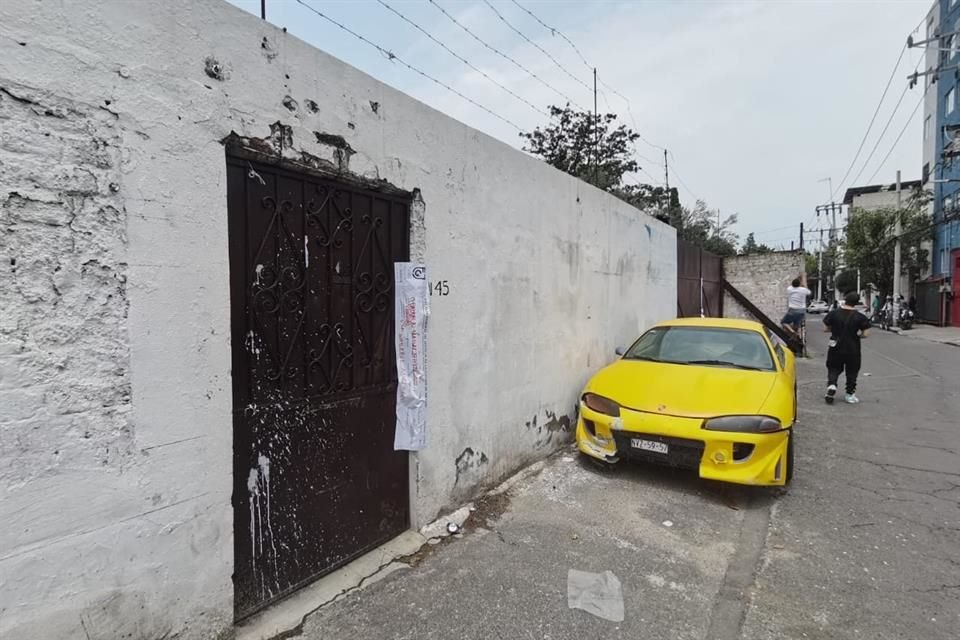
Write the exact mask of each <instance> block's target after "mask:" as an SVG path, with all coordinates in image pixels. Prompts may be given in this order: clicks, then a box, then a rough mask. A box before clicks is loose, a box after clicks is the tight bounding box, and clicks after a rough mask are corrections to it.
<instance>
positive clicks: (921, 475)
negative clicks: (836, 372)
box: [302, 333, 960, 640]
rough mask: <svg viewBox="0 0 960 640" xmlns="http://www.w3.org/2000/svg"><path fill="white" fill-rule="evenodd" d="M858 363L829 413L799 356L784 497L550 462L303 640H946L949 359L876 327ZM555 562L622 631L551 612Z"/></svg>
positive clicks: (655, 471) (952, 395)
mask: <svg viewBox="0 0 960 640" xmlns="http://www.w3.org/2000/svg"><path fill="white" fill-rule="evenodd" d="M811 339H812V346H813V351H814V352H815V353H821V354H822V353H823V349H824V347H825V339H824V338H823V336H821V335H819V334H817V335H813V336H811ZM863 371H864V376H863V377H862V378H861V388H860V397H861V399H862V401H863V402H862V403H861V404H859V405H855V406H854V405H846V404H843V403H838V404H836V405H834V406H827V405H825V404H824V402H823V399H822V396H823V389H824V385H825V382H824V378H825V371H824V367H823V358H822V356H820V357H818V356H816V355H815V356H814V357H813V358H811V359H809V360H806V361H801V362H800V363H799V364H798V380H799V389H800V403H801V412H800V420H801V423H800V425H799V427H798V429H797V444H798V448H797V469H796V474H795V477H794V483H793V485H792V486H791V487H790V489H789V491H786V492H778V491H771V490H769V489H758V488H750V487H735V486H727V485H720V484H717V483H709V482H704V481H701V480H699V479H698V478H697V477H696V476H695V474H691V473H686V472H680V471H673V470H669V469H662V468H655V467H642V466H638V465H621V466H619V467H618V468H616V469H615V470H612V471H600V470H597V469H595V468H594V467H593V466H592V465H590V464H589V463H585V462H584V461H582V460H580V459H579V457H578V456H576V455H575V454H574V453H573V451H572V450H569V451H564V452H561V453H560V454H558V455H556V456H554V457H552V458H551V459H550V460H548V461H547V462H546V463H545V464H544V465H542V468H538V469H537V470H536V471H535V472H534V473H532V474H530V475H529V476H528V477H526V478H525V479H523V480H522V481H520V482H518V483H516V484H515V485H514V486H512V487H511V489H510V490H509V491H508V492H507V493H506V494H504V495H502V496H496V497H494V498H491V499H489V500H487V501H484V502H483V503H481V504H480V508H479V509H478V511H477V512H476V513H475V514H474V517H473V518H472V519H471V521H470V522H468V524H467V527H466V534H465V535H464V536H463V537H462V538H452V539H449V540H447V541H445V542H443V543H442V544H439V545H437V546H435V547H427V548H426V549H425V551H424V552H423V553H422V554H420V555H419V556H418V557H416V558H413V559H411V560H412V561H411V564H412V567H411V568H410V569H405V570H403V571H399V572H397V573H394V574H392V575H390V576H389V577H388V578H386V579H385V580H383V581H381V582H378V583H376V584H374V585H372V586H370V587H369V588H366V589H363V590H359V591H356V592H353V593H350V594H347V595H345V597H343V598H341V599H339V600H337V601H336V602H334V603H332V604H330V605H328V606H326V607H324V608H322V609H320V610H319V611H317V612H316V613H314V614H313V615H311V616H310V617H309V618H307V620H306V621H305V623H304V625H303V628H302V634H303V637H306V638H309V639H311V640H320V639H337V638H357V637H359V638H372V639H379V638H384V639H385V638H396V639H403V638H411V639H412V638H417V639H432V638H437V639H441V638H442V639H443V640H448V639H449V638H471V639H472V638H478V639H479V638H504V639H511V640H512V639H515V638H534V639H545V640H546V639H552V640H561V639H568V638H569V639H577V640H582V639H584V638H674V639H678V640H682V639H690V640H693V639H698V640H699V639H709V640H726V639H734V638H745V639H749V640H761V639H764V640H766V639H771V640H772V639H782V638H789V639H792V638H798V639H799V638H830V639H845V638H851V639H853V638H858V639H859V638H877V639H887V638H889V639H891V640H892V639H917V640H920V639H924V640H926V639H939V638H942V639H944V640H947V639H951V640H952V639H956V638H958V637H960V419H958V418H960V348H956V347H950V346H945V345H942V344H935V343H930V342H926V341H923V340H918V339H911V338H907V337H901V336H896V335H892V334H884V333H876V334H874V335H872V336H871V337H870V338H869V339H868V341H866V342H865V350H864V369H863ZM867 374H869V375H867ZM569 569H578V570H582V571H591V572H598V573H599V572H602V571H606V570H610V571H612V572H613V573H614V574H615V575H616V576H617V577H618V579H619V580H620V582H621V583H622V590H623V601H624V611H625V616H624V620H623V621H622V622H610V621H607V620H603V619H600V618H597V617H594V616H592V615H590V614H589V613H586V612H584V611H581V610H575V609H570V608H568V606H567V572H568V570H569Z"/></svg>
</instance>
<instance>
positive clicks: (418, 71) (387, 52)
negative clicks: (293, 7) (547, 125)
mask: <svg viewBox="0 0 960 640" xmlns="http://www.w3.org/2000/svg"><path fill="white" fill-rule="evenodd" d="M296 1H297V3H298V4H301V5H303V6H304V7H306V8H307V9H309V10H310V11H312V12H313V13H315V14H317V15H318V16H320V17H321V18H323V19H324V20H326V21H327V22H329V23H331V24H333V25H335V26H337V27H339V28H340V29H342V30H343V31H346V32H347V33H349V34H350V35H352V36H353V37H354V38H356V39H358V40H360V41H361V42H365V43H366V44H368V45H370V46H371V47H373V48H374V49H376V50H377V51H379V52H380V53H381V54H383V55H384V56H385V57H386V58H387V59H388V60H390V61H391V62H394V61H396V62H399V63H400V64H402V65H403V66H405V67H406V68H407V69H409V70H410V71H413V72H414V73H416V74H418V75H420V76H423V77H424V78H426V79H428V80H430V81H432V82H434V83H436V84H437V85H439V86H441V87H443V88H444V89H446V90H447V91H449V92H450V93H453V94H455V95H457V96H459V97H461V98H463V99H464V100H466V101H467V102H469V103H470V104H472V105H473V106H475V107H477V108H478V109H480V110H482V111H485V112H486V113H488V114H490V115H492V116H493V117H495V118H497V119H499V120H501V121H503V122H505V123H506V124H508V125H510V126H511V127H513V128H514V129H516V130H517V131H520V132H522V131H523V129H522V128H521V127H520V126H519V125H517V123H515V122H513V121H512V120H510V119H508V118H505V117H503V116H502V115H500V114H499V113H496V112H495V111H493V110H492V109H490V108H488V107H485V106H483V105H482V104H480V103H479V102H477V101H476V100H474V99H473V98H470V97H468V96H466V95H464V94H463V93H461V92H460V91H457V90H456V89H454V88H453V87H451V86H450V85H448V84H446V83H445V82H442V81H440V80H437V79H436V78H434V77H433V76H431V75H430V74H428V73H427V72H426V71H423V70H421V69H418V68H417V67H415V66H413V65H412V64H410V63H409V62H406V61H405V60H403V59H402V58H400V57H399V56H397V55H396V54H395V53H393V52H392V51H390V50H389V49H386V48H384V47H381V46H380V45H378V44H377V43H375V42H373V41H372V40H369V39H367V38H365V37H364V36H362V35H360V34H359V33H357V32H356V31H353V30H352V29H350V28H349V27H347V26H345V25H343V24H341V23H339V22H337V21H336V20H334V19H333V18H331V17H330V16H328V15H326V14H325V13H323V12H322V11H319V10H318V9H316V8H315V7H313V6H311V5H310V4H308V3H307V2H306V0H296Z"/></svg>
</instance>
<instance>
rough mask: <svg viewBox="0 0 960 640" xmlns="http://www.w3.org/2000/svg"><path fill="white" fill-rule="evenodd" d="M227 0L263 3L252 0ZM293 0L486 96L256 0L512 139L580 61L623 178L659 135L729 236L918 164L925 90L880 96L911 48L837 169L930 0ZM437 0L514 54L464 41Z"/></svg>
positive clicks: (559, 98) (248, 5)
mask: <svg viewBox="0 0 960 640" xmlns="http://www.w3.org/2000/svg"><path fill="white" fill-rule="evenodd" d="M229 1H230V2H232V3H233V4H235V5H237V6H239V7H241V8H243V9H245V10H247V11H250V12H251V13H254V14H256V15H259V14H260V0H229ZM301 2H302V3H304V4H306V5H310V6H311V7H313V8H314V9H315V10H316V11H319V12H321V13H323V14H325V15H327V16H328V17H329V18H331V19H333V20H335V21H337V22H339V23H340V24H341V25H342V26H343V27H346V28H348V29H350V30H352V31H354V32H355V33H357V34H359V35H361V36H363V37H364V38H366V39H367V40H369V41H371V42H373V43H376V44H377V45H379V46H380V47H381V48H382V49H383V50H385V51H389V52H391V53H392V54H394V55H395V56H396V57H397V58H398V59H399V60H402V61H403V62H406V63H408V64H410V65H411V66H414V67H416V68H418V69H419V70H421V71H423V72H424V73H426V74H428V75H430V76H432V77H433V78H435V79H436V80H439V81H440V82H442V83H444V84H446V85H447V86H449V87H450V88H452V89H455V90H456V91H458V92H460V93H461V94H463V95H464V96H466V97H468V98H470V99H471V100H473V101H474V102H475V103H477V104H479V105H481V106H482V107H484V108H485V109H486V110H484V109H482V108H480V107H478V106H475V105H474V104H471V103H470V102H468V101H467V100H465V99H464V98H463V97H460V96H458V95H456V94H454V93H453V92H451V91H450V90H448V89H447V88H444V87H442V86H440V85H439V84H437V83H435V82H434V81H432V80H429V79H426V78H424V77H423V76H421V75H419V74H417V73H416V72H414V71H411V70H410V69H408V68H407V67H405V66H403V65H402V64H400V63H399V62H398V61H397V60H390V59H389V57H388V56H387V55H385V54H383V53H382V52H381V51H378V50H377V49H376V48H374V47H373V46H371V45H370V44H367V43H365V42H363V41H361V40H359V39H357V38H356V37H355V36H354V35H351V34H350V33H348V32H346V31H344V30H343V29H342V28H341V27H339V26H336V25H334V24H332V23H331V22H328V21H327V20H325V19H324V18H322V17H321V16H319V15H317V14H316V13H315V12H313V11H311V10H310V9H308V8H307V7H306V6H304V4H300V2H298V1H297V0H266V3H267V20H268V21H270V22H271V23H273V24H275V25H277V26H281V27H286V28H287V30H288V31H289V32H290V33H292V34H294V35H296V36H297V37H299V38H301V39H303V40H305V41H307V42H309V43H311V44H312V45H314V46H316V47H317V48H319V49H322V50H324V51H326V52H327V53H329V54H331V55H333V56H335V57H337V58H339V59H340V60H343V61H344V62H347V63H349V64H351V65H353V66H354V67H357V68H359V69H361V70H362V71H364V72H366V73H368V74H369V75H371V76H374V77H375V78H377V79H378V80H380V81H382V82H384V83H386V84H388V85H390V86H392V87H395V88H396V89H399V90H400V91H403V92H404V93H407V94H409V95H411V96H413V97H414V98H416V99H418V100H420V101H422V102H424V103H426V104H428V105H430V106H432V107H434V108H436V109H438V110H440V111H442V112H444V113H446V114H448V115H450V116H451V117H453V118H456V119H457V120H460V121H461V122H464V123H466V124H468V125H469V126H471V127H474V128H476V129H479V130H481V131H483V132H485V133H487V134H489V135H491V136H493V137H495V138H498V139H499V140H502V141H504V142H506V143H507V144H510V145H512V146H515V147H517V148H520V147H521V146H522V140H521V138H520V137H519V135H518V129H517V127H519V129H520V130H524V131H529V130H532V129H533V128H534V127H536V126H537V125H542V124H545V123H546V122H547V120H548V119H547V118H546V117H545V116H544V115H542V114H541V113H538V111H537V109H539V110H543V111H545V110H546V107H547V105H551V104H557V105H562V104H564V103H566V102H567V100H568V99H571V100H572V101H573V102H574V103H576V104H578V105H581V106H583V107H587V108H592V105H593V91H592V67H594V66H595V67H596V68H597V70H598V71H597V73H598V77H599V79H600V81H601V84H600V90H601V91H600V97H599V100H598V101H599V108H600V111H602V112H611V113H616V114H617V115H618V116H619V118H620V120H621V121H622V122H623V123H624V124H626V125H627V126H629V127H631V128H633V129H635V130H636V131H637V132H639V133H640V134H641V135H642V136H643V141H641V142H638V144H637V146H636V153H637V154H638V156H639V162H640V164H641V167H642V169H643V172H642V173H638V174H637V176H632V177H631V178H630V180H629V181H631V182H646V183H654V181H656V182H655V183H656V184H661V183H662V181H663V180H664V166H663V150H662V149H663V148H667V149H668V150H669V169H670V184H671V186H676V187H678V188H679V189H680V199H681V203H682V204H684V205H685V206H692V205H693V204H694V202H695V201H696V200H697V199H701V200H704V201H705V202H706V203H707V205H708V206H709V207H711V208H713V209H719V210H720V211H721V213H722V215H723V216H724V217H725V216H727V215H729V214H734V213H735V214H737V215H738V218H739V223H738V224H737V226H736V229H735V230H736V232H737V233H738V234H739V235H740V238H741V240H742V239H743V238H745V237H746V235H747V234H748V233H750V232H754V233H755V234H756V239H757V241H758V242H763V243H766V244H769V245H771V246H775V247H782V248H789V246H790V242H791V240H797V239H798V238H799V225H800V223H801V222H803V223H805V224H806V229H808V230H810V229H815V228H817V227H818V226H823V225H824V221H822V220H818V219H817V217H816V215H815V211H814V207H816V205H819V204H823V203H825V202H830V196H831V182H829V181H827V178H830V179H831V180H832V189H833V192H834V193H833V198H834V200H835V201H839V200H840V199H842V198H843V190H844V189H846V188H847V187H850V186H861V185H865V184H877V183H882V182H892V181H893V180H894V178H895V172H896V170H897V169H901V170H902V171H903V179H904V180H912V179H918V178H919V177H920V169H921V166H922V160H921V153H922V140H921V134H922V118H923V107H922V105H921V106H920V107H919V109H917V110H916V113H914V114H913V116H912V119H911V113H912V112H913V111H914V107H915V106H916V105H917V104H918V102H919V101H920V100H921V99H922V92H923V82H922V81H921V82H920V83H919V84H918V86H917V87H916V88H914V89H912V90H907V92H906V95H905V96H904V97H903V100H902V102H901V104H900V106H899V109H894V106H895V105H896V103H897V101H898V99H899V98H900V96H901V93H902V92H903V90H904V87H905V86H906V83H907V78H906V76H907V75H908V73H910V72H912V71H913V69H914V68H915V67H916V65H917V64H918V63H919V62H920V61H921V59H922V52H921V50H920V49H908V50H907V51H906V53H905V54H904V56H903V59H902V60H901V62H900V66H899V68H897V71H896V73H895V75H894V78H893V83H892V84H891V86H890V90H889V93H888V94H887V96H886V99H885V100H884V101H883V103H882V104H881V108H880V111H879V114H878V115H877V118H876V122H875V124H874V126H873V129H872V131H871V133H870V135H869V137H868V138H867V140H866V144H865V147H864V150H863V152H862V153H861V156H860V158H859V159H858V161H857V163H856V164H855V165H854V167H853V171H852V172H851V174H850V176H849V177H848V179H847V180H846V182H844V183H841V179H842V178H843V176H844V174H845V173H846V171H847V167H848V166H850V164H851V161H852V160H853V158H854V154H855V153H856V151H857V148H858V146H859V145H860V141H861V139H862V138H863V136H864V132H865V131H866V130H867V125H868V123H869V122H870V118H871V116H872V115H873V113H874V111H875V110H876V108H877V105H878V104H880V96H881V94H882V92H883V89H884V87H885V85H886V83H887V81H888V79H889V78H890V75H891V72H892V71H893V69H894V64H895V63H896V62H897V59H898V56H899V55H900V53H901V51H902V49H903V47H904V43H905V41H906V38H907V36H908V35H909V34H911V33H916V34H921V33H922V31H921V30H920V25H921V23H922V21H923V20H924V18H925V16H926V14H927V12H928V10H929V9H930V6H931V4H932V2H931V1H930V0H923V1H917V2H914V1H911V0H891V1H887V2H868V1H866V0H849V1H846V2H840V1H834V2H823V1H817V0H796V1H792V2H790V1H774V0H769V1H766V2H743V1H737V2H729V1H724V0H717V1H711V2H695V1H686V2H680V1H670V2H667V1H655V0H644V1H640V0H636V1H623V2H616V1H594V2H584V1H580V0H566V1H553V0H517V2H514V1H513V0H489V3H488V1H487V0H383V2H380V1H379V0H352V1H345V0H301ZM385 5H388V6H389V7H390V8H392V9H394V10H396V11H397V12H399V13H401V14H403V15H404V16H405V17H406V18H408V19H409V20H410V21H411V22H414V23H416V24H417V25H419V26H420V27H421V28H422V29H423V30H424V31H426V32H427V33H429V34H430V35H432V36H433V37H434V38H435V39H436V40H439V41H440V42H441V43H443V44H444V45H446V46H447V47H448V48H449V49H451V50H452V51H453V52H455V53H456V54H458V55H459V56H460V57H461V58H463V59H465V60H467V61H468V62H469V63H470V64H471V65H472V66H473V67H475V68H476V69H479V70H480V71H482V73H479V72H478V71H477V70H475V69H474V68H471V67H470V66H468V65H466V64H464V63H463V62H462V61H461V60H459V59H458V58H457V57H454V56H453V55H451V54H450V53H449V52H447V51H446V50H444V49H443V48H442V47H441V46H440V45H439V44H437V43H436V42H434V41H432V40H430V39H429V38H428V37H427V35H425V34H424V33H423V32H422V31H420V30H418V29H417V28H416V27H415V26H413V25H411V24H410V23H408V22H406V21H404V20H403V19H402V18H401V17H400V16H398V15H397V14H396V13H394V12H392V11H391V10H390V8H388V6H385ZM438 7H442V8H443V9H445V10H446V11H447V13H449V14H450V15H451V16H453V18H455V19H456V20H457V21H459V22H460V23H461V24H463V25H465V26H466V27H468V28H469V29H470V30H471V31H472V32H473V33H474V34H476V35H477V36H478V37H479V38H480V39H481V40H483V41H484V42H485V43H487V44H488V45H489V46H490V47H492V48H493V49H496V50H498V51H499V52H501V53H503V54H505V55H506V56H508V57H510V58H512V59H513V60H514V61H515V62H516V63H517V64H518V65H520V66H522V67H523V68H524V69H520V68H518V66H517V65H516V64H514V63H513V62H510V61H508V60H507V59H505V58H504V57H502V56H501V55H499V54H498V53H496V52H494V51H491V49H490V48H487V47H486V46H485V45H484V44H483V43H481V42H478V41H477V40H475V39H474V38H472V37H471V36H470V35H468V34H467V33H466V32H465V31H463V30H462V29H461V28H460V27H459V26H457V25H456V24H454V22H453V21H451V19H450V18H448V17H447V16H446V15H444V13H442V12H441V10H440V9H439V8H438ZM524 9H527V10H529V11H530V12H532V13H533V14H534V15H535V16H536V18H539V19H540V21H542V22H543V23H545V24H547V25H549V26H550V27H552V28H553V29H554V30H556V32H552V31H551V30H549V29H547V28H546V27H544V26H543V25H542V24H540V22H538V21H537V20H536V19H535V18H534V17H532V16H531V15H530V14H528V13H527V12H526V11H524ZM498 13H499V14H500V15H499V16H498V15H497V14H498ZM501 16H502V18H501ZM507 23H509V25H512V26H513V27H515V28H516V29H517V30H518V31H520V32H521V33H522V34H523V36H526V38H528V39H529V40H530V42H528V41H527V40H525V39H524V38H523V37H522V36H521V35H519V34H518V33H517V32H516V31H514V30H512V29H511V27H510V26H509V25H508V24H507ZM561 34H562V35H561ZM563 36H566V38H568V39H569V40H570V41H572V42H573V43H574V45H576V47H577V49H579V51H580V53H581V54H582V56H583V58H584V59H585V60H586V63H585V62H584V60H583V59H581V57H580V55H579V54H578V53H577V51H576V50H574V48H573V47H572V46H571V45H570V44H569V43H568V42H567V41H566V40H565V39H564V38H563ZM531 42H532V43H533V44H531ZM535 45H536V46H535ZM538 47H539V48H538ZM541 49H542V51H541ZM544 52H546V53H544ZM547 54H549V57H548V55H547ZM551 58H552V60H551ZM587 63H588V64H587ZM483 74H486V75H487V76H489V77H490V78H492V79H494V80H496V82H498V83H500V84H501V85H503V87H506V89H509V90H510V92H512V93H513V94H515V95H511V93H510V92H508V91H506V90H504V89H503V88H501V87H499V86H497V84H494V82H491V80H490V79H488V78H487V77H484V75H483ZM533 76H536V78H539V80H537V79H536V78H534V77H533ZM605 87H606V88H605ZM528 102H529V103H530V104H527V103H528ZM531 105H533V106H532V107H531ZM487 110H488V111H487ZM490 112H492V114H491V113H490ZM493 114H496V115H493ZM891 115H892V120H890V118H891ZM497 116H499V117H497ZM888 120H889V121H890V124H889V127H888V128H887V130H886V132H885V134H884V135H883V136H882V137H881V136H880V133H881V131H882V130H883V128H884V125H886V124H887V122H888ZM507 121H509V123H508V122H507ZM904 127H906V128H904ZM901 131H903V132H904V133H903V135H902V137H901V138H900V141H899V143H897V144H896V145H895V144H894V141H895V139H896V138H897V136H898V135H899V134H900V133H901ZM875 145H876V152H875V153H874V155H873V157H872V158H870V162H869V163H867V164H866V165H864V161H865V160H866V159H867V157H868V155H869V153H870V151H871V149H873V148H874V146H875ZM888 152H889V156H888ZM884 158H886V161H885V162H882V161H883V160H884ZM861 167H864V168H863V169H862V170H861ZM858 174H860V177H859V179H858V180H857V181H856V182H854V178H855V177H856V176H857V175H858ZM874 175H875V178H874V179H873V180H872V181H868V180H869V179H870V177H871V176H874ZM807 241H808V242H810V238H809V237H808V239H807Z"/></svg>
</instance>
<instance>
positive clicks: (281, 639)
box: [270, 558, 409, 640]
mask: <svg viewBox="0 0 960 640" xmlns="http://www.w3.org/2000/svg"><path fill="white" fill-rule="evenodd" d="M395 562H397V563H398V564H405V563H403V562H399V561H398V559H395V558H391V559H390V560H388V561H386V562H384V563H383V564H381V565H380V566H379V567H377V568H376V569H375V570H374V571H372V572H371V573H368V574H367V575H365V576H363V577H362V578H360V581H359V582H357V584H355V585H353V586H352V587H347V588H345V589H341V590H340V591H339V592H337V593H336V594H335V595H333V596H332V597H330V598H328V599H327V600H325V601H323V602H321V603H320V604H318V605H317V606H316V607H314V608H313V609H311V610H310V611H308V612H307V613H305V614H304V615H303V617H302V618H301V619H300V623H299V624H298V625H297V626H295V627H293V628H292V629H287V630H286V631H281V632H280V633H278V634H276V635H274V636H272V637H271V638H270V640H289V639H290V638H298V637H300V636H302V635H303V627H304V625H305V624H306V623H307V618H309V617H310V616H312V615H314V614H316V613H317V612H318V611H320V610H321V609H323V608H324V607H327V606H329V605H331V604H333V603H335V602H337V601H338V600H340V599H341V598H344V597H346V596H348V595H350V594H351V593H353V592H355V591H359V590H360V589H362V588H363V586H364V584H365V583H366V581H367V580H369V579H371V578H373V577H375V576H376V575H377V574H378V573H380V572H381V571H383V570H384V569H386V568H387V567H389V566H390V565H391V564H393V563H395ZM405 566H408V567H409V565H405Z"/></svg>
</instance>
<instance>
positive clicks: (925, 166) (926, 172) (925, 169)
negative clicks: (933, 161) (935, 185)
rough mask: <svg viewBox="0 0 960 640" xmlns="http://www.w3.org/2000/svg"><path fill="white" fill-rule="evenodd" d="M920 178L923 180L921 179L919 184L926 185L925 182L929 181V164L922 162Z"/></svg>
mask: <svg viewBox="0 0 960 640" xmlns="http://www.w3.org/2000/svg"><path fill="white" fill-rule="evenodd" d="M922 178H923V179H922V180H921V182H922V183H923V184H926V183H927V180H929V179H930V163H929V162H924V163H923V176H922Z"/></svg>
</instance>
